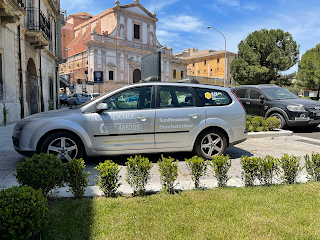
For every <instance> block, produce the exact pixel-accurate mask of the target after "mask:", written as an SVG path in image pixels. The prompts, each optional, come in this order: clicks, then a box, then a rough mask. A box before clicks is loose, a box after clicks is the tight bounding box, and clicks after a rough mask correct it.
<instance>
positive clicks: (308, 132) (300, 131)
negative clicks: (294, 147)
mask: <svg viewBox="0 0 320 240" xmlns="http://www.w3.org/2000/svg"><path fill="white" fill-rule="evenodd" d="M290 130H291V131H293V133H294V135H297V136H303V137H308V138H313V139H318V140H320V125H318V127H317V128H314V129H305V128H293V129H290Z"/></svg>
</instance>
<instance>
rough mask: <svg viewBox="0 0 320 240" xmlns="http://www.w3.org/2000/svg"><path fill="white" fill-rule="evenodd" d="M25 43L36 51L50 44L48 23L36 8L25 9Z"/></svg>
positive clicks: (49, 26)
mask: <svg viewBox="0 0 320 240" xmlns="http://www.w3.org/2000/svg"><path fill="white" fill-rule="evenodd" d="M26 13H27V16H26V21H25V23H26V29H27V31H26V41H27V42H28V43H29V44H30V45H31V46H34V48H36V49H42V48H44V47H45V46H48V45H49V44H50V42H51V25H50V21H49V20H48V19H47V18H46V16H45V15H44V14H43V13H42V11H41V10H39V9H38V8H26Z"/></svg>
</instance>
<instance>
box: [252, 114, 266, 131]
mask: <svg viewBox="0 0 320 240" xmlns="http://www.w3.org/2000/svg"><path fill="white" fill-rule="evenodd" d="M251 125H252V126H253V128H254V131H255V132H261V131H266V130H267V126H266V120H264V118H263V117H254V118H252V120H251Z"/></svg>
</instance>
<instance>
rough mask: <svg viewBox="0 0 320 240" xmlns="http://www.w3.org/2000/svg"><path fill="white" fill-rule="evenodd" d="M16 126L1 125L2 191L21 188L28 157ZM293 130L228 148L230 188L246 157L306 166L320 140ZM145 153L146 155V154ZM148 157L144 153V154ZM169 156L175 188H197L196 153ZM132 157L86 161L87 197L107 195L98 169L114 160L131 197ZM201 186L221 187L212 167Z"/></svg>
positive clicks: (154, 175)
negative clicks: (190, 163) (18, 145)
mask: <svg viewBox="0 0 320 240" xmlns="http://www.w3.org/2000/svg"><path fill="white" fill-rule="evenodd" d="M14 125H15V124H10V125H7V126H6V127H4V126H0V189H4V188H9V187H12V186H18V183H17V181H16V178H15V176H14V175H13V174H15V173H16V170H15V169H16V166H17V164H18V163H19V162H21V161H23V160H24V157H23V156H22V155H20V154H19V153H17V152H16V151H15V150H14V148H13V144H12V140H11V136H12V131H13V128H14ZM292 134H293V133H292V132H290V131H279V132H271V133H267V134H266V133H250V134H249V135H248V139H247V140H246V141H245V142H243V143H241V144H238V145H236V146H234V147H231V148H229V149H227V151H226V154H228V155H229V156H230V158H231V159H232V165H231V169H230V170H229V173H228V174H229V176H231V179H230V180H229V181H228V186H233V187H242V186H244V184H243V181H242V180H241V165H240V158H241V156H242V155H247V156H257V157H265V156H266V155H271V156H273V157H278V158H279V157H281V156H283V155H284V154H285V153H288V154H290V155H295V156H301V163H302V164H304V159H303V157H304V156H305V155H306V154H311V153H312V152H320V140H318V139H314V138H308V137H304V136H299V135H296V134H293V135H292ZM142 154H143V153H142ZM143 155H144V154H143ZM164 155H165V156H171V157H173V158H175V159H178V160H179V163H178V166H179V174H178V179H177V182H176V183H177V184H176V187H175V189H177V190H187V189H192V188H193V187H194V185H193V182H192V179H191V176H190V174H189V171H188V169H187V165H186V162H185V160H184V159H185V158H190V157H192V156H193V154H192V153H188V152H181V153H166V154H164ZM145 156H147V157H148V158H149V159H150V161H152V165H153V167H152V169H151V178H150V180H149V183H148V185H147V190H148V191H160V190H161V184H160V173H159V170H158V166H157V164H156V162H157V161H158V159H159V158H160V156H161V154H147V155H145ZM128 157H129V156H126V155H125V156H124V155H122V156H116V157H114V156H112V157H111V156H110V157H108V156H106V157H99V158H85V162H86V168H85V171H86V172H87V171H89V172H90V175H89V179H90V186H89V187H88V188H87V190H86V193H85V195H86V196H93V195H103V193H102V192H101V191H100V190H99V188H98V187H97V186H95V181H94V179H96V178H97V177H96V175H97V171H96V170H95V169H94V167H95V166H96V165H98V164H99V163H100V162H103V161H104V160H107V159H110V160H113V161H114V162H116V163H118V165H119V166H120V167H121V171H120V175H121V179H120V181H121V183H122V185H121V186H120V188H119V189H118V191H119V192H120V193H123V194H130V193H132V189H131V187H130V186H129V184H128V183H127V182H126V181H125V178H126V166H125V162H126V161H127V158H128ZM306 176H307V175H306V171H305V170H303V171H302V172H301V173H300V174H299V181H300V182H306V181H307V178H306ZM201 186H202V187H204V188H214V187H217V181H216V179H215V178H214V176H213V170H212V169H211V167H209V168H208V171H207V176H205V177H204V178H203V179H201ZM66 190H67V188H62V189H60V193H59V195H60V196H66V197H68V196H71V194H70V193H68V192H67V191H66Z"/></svg>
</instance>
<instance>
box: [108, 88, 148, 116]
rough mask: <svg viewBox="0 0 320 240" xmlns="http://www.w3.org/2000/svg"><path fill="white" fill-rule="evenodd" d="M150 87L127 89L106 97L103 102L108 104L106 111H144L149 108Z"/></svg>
mask: <svg viewBox="0 0 320 240" xmlns="http://www.w3.org/2000/svg"><path fill="white" fill-rule="evenodd" d="M151 93H152V87H140V88H133V89H129V90H126V91H123V92H120V93H117V94H115V95H113V96H111V97H108V98H107V99H105V100H104V101H103V102H104V103H107V104H108V108H109V109H108V111H118V110H131V109H146V108H150V107H151Z"/></svg>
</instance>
